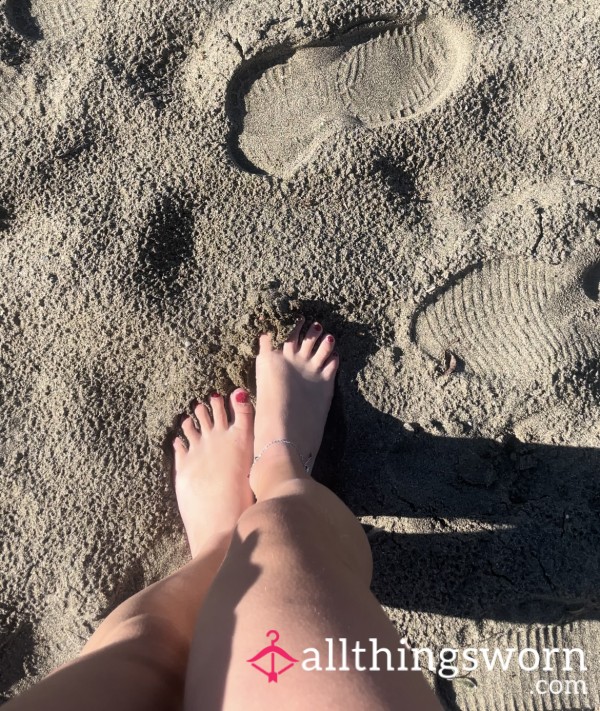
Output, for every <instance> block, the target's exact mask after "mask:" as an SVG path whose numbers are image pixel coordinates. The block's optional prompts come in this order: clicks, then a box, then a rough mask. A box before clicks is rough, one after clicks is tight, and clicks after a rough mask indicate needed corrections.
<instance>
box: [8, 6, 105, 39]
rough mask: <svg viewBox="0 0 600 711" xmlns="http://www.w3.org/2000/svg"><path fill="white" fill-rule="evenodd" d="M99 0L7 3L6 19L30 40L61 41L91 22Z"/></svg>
mask: <svg viewBox="0 0 600 711" xmlns="http://www.w3.org/2000/svg"><path fill="white" fill-rule="evenodd" d="M97 6H98V0H29V2H25V1H24V0H6V3H5V13H6V19H7V20H8V22H9V24H10V25H11V26H12V28H13V29H14V30H15V31H17V32H19V33H20V34H21V35H23V36H24V37H28V38H29V39H34V40H37V39H48V40H53V39H61V38H64V37H68V36H70V35H72V34H74V33H76V32H79V31H81V30H83V29H84V28H85V26H86V25H87V24H89V22H90V20H91V19H92V17H93V15H94V13H95V11H96V8H97Z"/></svg>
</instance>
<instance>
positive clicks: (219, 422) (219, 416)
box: [210, 393, 227, 430]
mask: <svg viewBox="0 0 600 711" xmlns="http://www.w3.org/2000/svg"><path fill="white" fill-rule="evenodd" d="M210 406H211V408H212V414H213V422H214V423H215V428H216V429H221V430H224V429H225V428H226V427H227V411H226V410H225V400H224V399H223V398H222V397H221V396H220V395H219V393H213V394H212V395H211V396H210Z"/></svg>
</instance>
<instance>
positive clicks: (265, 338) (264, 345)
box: [258, 333, 273, 353]
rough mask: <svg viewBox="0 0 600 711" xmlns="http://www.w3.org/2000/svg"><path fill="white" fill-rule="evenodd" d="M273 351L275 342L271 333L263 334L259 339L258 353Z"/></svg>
mask: <svg viewBox="0 0 600 711" xmlns="http://www.w3.org/2000/svg"><path fill="white" fill-rule="evenodd" d="M272 350H273V341H272V340H271V334H270V333H263V334H261V335H260V336H259V337H258V352H259V353H270V352H271V351H272Z"/></svg>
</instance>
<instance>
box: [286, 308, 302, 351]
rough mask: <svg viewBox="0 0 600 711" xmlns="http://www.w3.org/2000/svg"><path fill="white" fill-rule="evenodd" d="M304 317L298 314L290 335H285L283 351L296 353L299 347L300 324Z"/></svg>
mask: <svg viewBox="0 0 600 711" xmlns="http://www.w3.org/2000/svg"><path fill="white" fill-rule="evenodd" d="M304 321H305V318H304V316H300V317H299V318H298V320H297V321H296V325H295V326H294V328H293V329H292V331H291V333H290V335H289V336H288V337H287V339H286V341H285V343H284V344H283V352H284V353H286V352H287V353H297V352H298V348H299V347H300V333H301V332H302V326H303V325H304Z"/></svg>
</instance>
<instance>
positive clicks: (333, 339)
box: [327, 336, 335, 343]
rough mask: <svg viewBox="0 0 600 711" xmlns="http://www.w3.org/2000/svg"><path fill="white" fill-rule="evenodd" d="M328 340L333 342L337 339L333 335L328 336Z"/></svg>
mask: <svg viewBox="0 0 600 711" xmlns="http://www.w3.org/2000/svg"><path fill="white" fill-rule="evenodd" d="M327 341H328V342H329V343H333V342H334V341H335V338H334V337H333V336H327Z"/></svg>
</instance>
